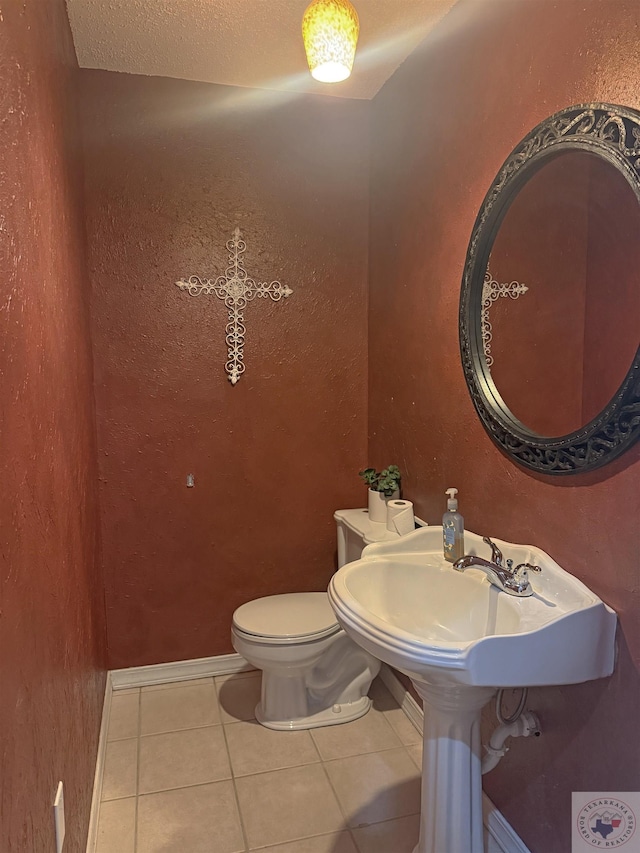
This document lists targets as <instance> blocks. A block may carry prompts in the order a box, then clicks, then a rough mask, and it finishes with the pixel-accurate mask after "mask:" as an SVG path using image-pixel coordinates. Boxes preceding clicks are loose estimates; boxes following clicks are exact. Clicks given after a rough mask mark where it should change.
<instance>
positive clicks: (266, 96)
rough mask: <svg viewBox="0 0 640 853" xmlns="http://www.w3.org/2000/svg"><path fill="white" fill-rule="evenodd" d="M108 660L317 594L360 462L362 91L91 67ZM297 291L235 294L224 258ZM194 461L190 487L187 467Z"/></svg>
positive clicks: (197, 651) (129, 660)
mask: <svg viewBox="0 0 640 853" xmlns="http://www.w3.org/2000/svg"><path fill="white" fill-rule="evenodd" d="M81 82H82V109H83V125H84V137H85V153H86V159H85V179H86V205H87V227H88V239H89V246H90V264H91V277H92V289H93V296H92V316H93V343H94V356H95V372H96V405H97V412H98V443H99V466H100V478H101V489H102V493H101V499H102V504H101V505H102V533H103V543H104V566H105V575H106V578H105V580H106V595H107V618H108V643H109V662H110V667H123V666H132V665H136V664H151V663H158V662H160V661H170V660H179V659H184V658H195V657H200V656H206V655H215V654H222V653H227V652H230V651H232V649H231V645H230V625H231V615H232V613H233V610H234V609H235V608H236V607H237V606H238V605H239V604H241V603H242V602H244V601H247V600H249V599H252V598H256V597H257V596H261V595H266V594H271V593H278V592H286V591H290V592H291V591H303V590H319V589H323V588H325V587H326V585H327V583H328V580H329V577H330V574H331V572H332V571H333V569H334V565H335V556H334V555H335V541H336V536H335V526H334V522H333V519H332V514H333V511H334V510H335V509H338V508H340V507H345V506H346V507H349V506H357V505H362V503H363V501H364V499H365V494H364V488H363V487H362V486H361V484H360V482H359V480H358V476H357V472H358V470H359V469H360V468H361V467H362V466H363V465H364V464H366V461H367V460H366V357H367V317H366V286H367V229H368V179H369V171H368V130H369V127H368V118H369V104H368V103H362V102H344V101H340V100H338V99H333V98H328V99H325V98H313V97H301V98H294V99H291V98H290V97H289V96H284V95H276V94H272V93H271V94H270V93H268V92H264V91H253V90H249V89H234V88H228V87H224V86H212V85H206V84H198V83H190V82H184V81H177V80H168V79H162V78H148V77H147V78H145V77H136V76H131V75H125V74H111V73H108V72H91V71H83V72H81ZM236 225H237V226H239V227H240V228H241V229H242V232H243V237H244V239H245V240H246V242H247V251H246V254H245V258H244V260H245V266H246V269H247V272H248V273H249V275H251V276H253V277H254V278H255V279H256V280H261V281H272V280H273V279H278V280H280V281H281V282H282V283H284V284H287V285H288V286H289V287H291V288H292V289H293V295H292V296H291V297H290V298H289V299H287V300H285V301H282V302H280V303H278V304H274V303H272V302H271V301H268V300H259V301H256V302H253V303H251V304H250V305H249V306H248V308H247V309H246V312H245V317H246V326H247V334H246V345H245V363H246V373H245V374H244V376H243V377H242V378H241V379H240V381H239V383H238V384H237V385H236V386H235V387H232V386H231V384H230V383H229V381H228V380H227V377H226V374H225V373H224V363H225V360H226V344H225V337H224V327H225V324H226V322H227V311H226V309H225V307H224V305H223V304H222V302H221V301H220V300H218V299H217V298H216V297H214V296H199V297H197V298H191V297H189V296H188V295H186V294H184V293H181V292H180V291H179V290H178V288H176V287H175V285H174V282H175V281H176V280H177V279H178V278H181V277H183V276H189V275H191V274H198V275H200V276H206V277H209V276H210V277H215V276H217V275H219V274H222V273H224V270H225V268H226V266H227V251H226V249H225V243H226V241H227V240H228V239H229V238H230V236H231V233H232V231H233V229H234V227H235V226H236ZM188 473H193V474H194V475H195V483H196V484H195V488H193V489H187V488H186V485H185V481H186V476H187V474H188Z"/></svg>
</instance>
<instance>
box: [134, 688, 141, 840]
mask: <svg viewBox="0 0 640 853" xmlns="http://www.w3.org/2000/svg"><path fill="white" fill-rule="evenodd" d="M141 732H142V690H141V689H138V748H137V752H136V756H137V757H136V803H135V809H134V824H133V853H138V805H139V799H138V797H139V794H138V791H139V790H140V744H141Z"/></svg>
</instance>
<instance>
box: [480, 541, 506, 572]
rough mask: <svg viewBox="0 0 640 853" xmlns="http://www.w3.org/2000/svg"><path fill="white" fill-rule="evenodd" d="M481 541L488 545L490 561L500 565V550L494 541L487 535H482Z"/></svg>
mask: <svg viewBox="0 0 640 853" xmlns="http://www.w3.org/2000/svg"><path fill="white" fill-rule="evenodd" d="M482 541H483V542H484V543H485V545H488V546H489V547H490V548H491V562H492V563H495V564H496V566H501V565H502V551H501V550H500V548H498V546H497V545H496V544H495V542H492V541H491V539H489V537H488V536H483V537H482Z"/></svg>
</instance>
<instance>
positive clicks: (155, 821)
mask: <svg viewBox="0 0 640 853" xmlns="http://www.w3.org/2000/svg"><path fill="white" fill-rule="evenodd" d="M371 696H372V698H373V702H374V704H373V707H372V709H371V710H370V711H369V713H368V714H367V715H366V716H364V717H362V718H361V719H359V720H355V721H354V722H352V723H345V724H343V725H339V726H330V727H328V728H322V729H312V730H310V731H300V732H275V731H271V730H270V729H265V728H264V727H263V726H260V725H259V724H258V723H256V721H255V719H254V709H255V706H256V703H257V702H258V700H259V697H260V673H257V672H249V673H240V674H238V675H229V676H221V677H219V678H202V679H199V680H197V681H188V682H178V683H175V684H168V685H161V686H157V687H143V688H142V689H141V690H140V689H134V690H124V691H118V692H116V693H115V694H114V696H113V701H112V706H111V716H110V720H109V731H108V743H107V752H106V759H105V767H104V778H103V790H102V802H101V804H100V817H99V823H98V842H97V848H96V853H241V851H249V850H264V851H269V853H411V851H412V850H413V847H414V845H415V844H416V841H417V839H418V813H419V809H420V757H421V737H420V734H419V733H418V731H417V730H416V729H415V728H414V726H413V725H412V723H411V722H410V721H409V719H408V718H407V717H406V715H405V714H404V712H403V711H402V710H401V709H400V708H399V707H398V705H397V703H396V702H395V700H394V699H393V698H392V696H391V694H390V693H389V691H388V690H387V688H386V687H385V686H384V685H383V684H382V682H381V681H379V680H376V681H375V682H374V684H373V686H372V691H371Z"/></svg>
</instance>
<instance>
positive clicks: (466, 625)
mask: <svg viewBox="0 0 640 853" xmlns="http://www.w3.org/2000/svg"><path fill="white" fill-rule="evenodd" d="M494 542H495V543H496V544H497V545H498V546H499V547H500V548H501V550H502V552H503V554H504V557H505V559H507V558H510V559H513V561H514V564H517V563H522V562H525V563H534V564H536V565H538V566H540V567H541V569H542V572H541V573H540V574H536V575H535V577H532V578H531V585H532V587H533V590H534V592H533V595H531V596H530V597H526V598H517V597H515V596H510V595H507V594H506V593H505V592H503V591H501V590H499V589H498V588H497V587H495V586H493V585H491V584H490V583H489V580H488V578H487V576H486V575H485V574H484V572H482V571H480V570H479V569H473V568H471V569H467V570H466V571H465V572H464V573H460V572H456V571H455V570H454V569H453V567H452V565H451V564H450V563H447V562H446V561H445V559H444V557H443V556H442V528H441V527H425V528H422V529H420V530H416V531H415V533H410V534H409V535H407V536H404V537H402V538H400V539H397V540H395V541H393V542H385V543H381V544H378V545H370V546H368V547H367V548H365V550H364V552H363V557H362V559H361V560H357V561H356V562H353V563H348V564H347V565H345V566H343V567H342V568H341V569H340V570H339V571H338V572H337V573H336V574H335V575H334V576H333V578H332V580H331V583H330V585H329V599H330V601H331V604H332V606H333V608H334V610H335V612H336V616H337V618H338V622H339V623H340V625H341V626H342V627H343V628H344V630H345V631H346V632H347V634H349V636H351V637H352V639H353V640H354V641H355V642H356V643H358V644H359V645H361V646H362V647H363V648H365V649H366V650H367V651H369V652H370V653H371V654H373V655H374V656H375V657H377V658H379V659H380V660H382V661H384V662H385V663H387V664H389V665H390V666H392V667H395V668H396V669H398V670H400V671H401V672H404V673H405V674H406V675H408V676H409V677H410V678H411V680H412V682H413V684H414V685H415V688H416V690H417V691H418V694H419V695H420V696H421V697H422V699H423V700H424V711H425V721H424V748H423V765H422V813H421V818H420V840H419V842H418V845H417V847H416V848H415V850H414V853H482V851H483V831H482V777H481V770H480V762H481V755H480V746H481V745H480V713H481V710H482V707H483V706H484V705H485V704H486V703H487V702H488V701H489V700H490V699H491V697H492V696H493V694H494V693H495V692H496V690H497V689H498V688H501V687H533V686H541V685H552V684H576V683H578V682H582V681H589V680H591V679H594V678H603V677H605V676H608V675H611V673H612V672H613V667H614V655H615V639H614V638H615V630H616V614H615V613H614V611H613V610H611V608H610V607H608V606H607V605H606V604H604V603H603V602H602V601H601V600H600V599H599V598H598V597H597V596H596V595H594V594H593V593H592V592H591V591H590V590H589V589H588V588H587V587H586V586H585V585H584V584H583V583H581V582H580V581H579V580H578V579H577V578H575V577H573V576H572V575H570V574H569V573H568V572H566V571H564V570H563V569H561V568H560V566H559V565H558V564H557V563H556V562H554V560H552V559H551V557H549V555H548V554H545V553H544V552H543V551H541V550H540V549H538V548H535V547H533V546H531V545H514V544H512V543H509V542H504V541H501V540H498V539H494ZM465 553H467V554H475V555H477V556H481V557H484V558H485V559H489V558H490V557H491V551H490V548H489V547H488V546H487V545H485V544H484V543H483V541H482V538H481V537H480V536H477V535H476V534H475V533H470V532H469V531H466V532H465Z"/></svg>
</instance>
